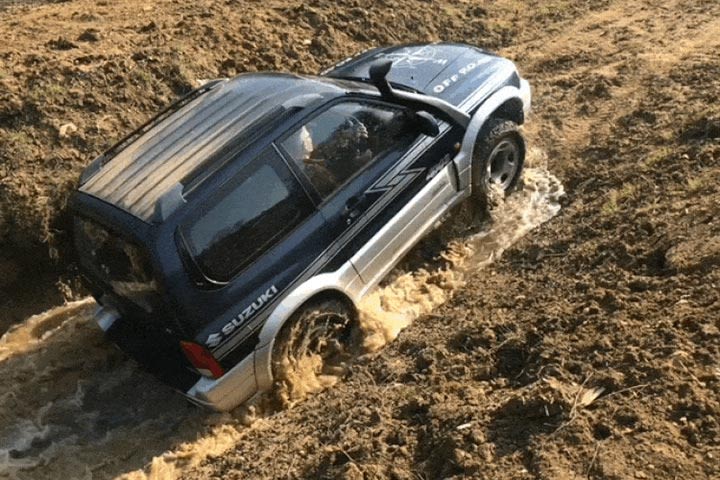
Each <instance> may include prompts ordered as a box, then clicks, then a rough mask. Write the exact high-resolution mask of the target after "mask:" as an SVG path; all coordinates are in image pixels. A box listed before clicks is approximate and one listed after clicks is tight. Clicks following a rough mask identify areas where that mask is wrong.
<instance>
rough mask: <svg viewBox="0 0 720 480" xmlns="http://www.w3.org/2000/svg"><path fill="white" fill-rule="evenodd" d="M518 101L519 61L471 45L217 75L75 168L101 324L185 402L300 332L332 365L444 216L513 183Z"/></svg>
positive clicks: (269, 362) (88, 274)
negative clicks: (313, 72) (316, 67)
mask: <svg viewBox="0 0 720 480" xmlns="http://www.w3.org/2000/svg"><path fill="white" fill-rule="evenodd" d="M529 108H530V89H529V85H528V83H527V82H526V81H525V80H523V79H522V78H521V77H520V75H519V74H518V72H517V70H516V68H515V66H514V65H513V63H512V62H510V61H508V60H506V59H503V58H500V57H497V56H495V55H492V54H490V53H487V52H485V51H483V50H480V49H478V48H476V47H472V46H469V45H462V44H445V43H439V44H421V45H407V46H397V47H388V48H378V49H374V50H370V51H367V52H364V53H362V54H360V55H358V56H356V57H354V58H351V59H348V60H346V61H343V62H341V63H340V64H338V65H336V66H335V67H333V68H332V69H330V70H328V71H326V72H323V74H321V75H319V76H303V75H291V74H282V73H253V74H244V75H240V76H238V77H235V78H233V79H220V80H215V81H211V82H209V83H207V84H205V85H204V86H202V87H201V88H198V89H197V90H194V91H192V92H191V93H189V94H188V95H187V96H185V97H184V98H182V99H180V100H179V101H177V102H176V103H174V104H172V105H171V106H170V107H168V108H167V109H166V110H165V111H163V112H161V113H160V114H159V115H157V116H156V117H155V118H153V119H152V120H151V121H149V122H148V123H147V124H145V125H143V126H141V127H140V128H139V129H138V130H136V131H135V132H133V133H131V134H130V135H129V136H128V137H126V138H124V139H123V140H121V141H120V142H119V143H118V144H117V145H115V146H114V147H112V148H111V149H110V150H109V151H107V152H106V153H104V154H103V155H101V156H100V157H99V158H97V159H96V160H95V161H93V162H92V163H91V164H90V165H89V166H88V168H87V169H86V170H85V171H84V173H83V174H82V177H81V179H80V185H79V188H78V190H77V192H76V193H75V194H74V196H73V198H72V204H71V206H72V211H73V214H74V222H75V244H76V247H77V252H78V256H79V264H80V268H81V272H82V275H83V277H84V279H85V282H86V285H87V286H88V288H89V289H90V291H91V292H92V294H93V295H94V297H95V298H96V299H97V302H98V305H99V309H98V312H97V321H98V323H99V325H100V326H101V327H102V329H103V330H104V331H105V332H106V334H107V335H108V337H109V338H110V339H111V340H112V341H114V342H115V343H117V344H118V345H119V346H120V348H121V349H122V350H124V351H125V352H127V353H128V354H129V355H131V356H132V357H134V358H135V359H137V360H138V361H139V362H140V363H141V364H142V365H144V366H145V367H146V368H147V369H149V370H150V371H152V372H153V373H154V374H156V375H157V376H159V377H160V378H161V379H162V380H164V381H165V382H167V383H168V384H170V385H171V386H173V387H174V388H176V389H177V390H179V391H181V392H182V393H183V394H185V395H186V396H188V397H189V398H190V399H191V400H192V401H194V402H196V403H199V404H202V405H205V406H208V407H211V408H214V409H217V410H229V409H231V408H234V407H235V406H237V405H239V404H240V403H242V402H243V401H245V400H246V399H247V398H248V397H250V396H251V395H253V394H255V393H256V392H259V391H266V390H268V389H270V388H271V387H272V386H273V382H274V381H278V380H279V379H281V378H282V375H283V374H282V373H281V372H280V367H279V362H278V360H277V358H278V352H288V351H289V352H291V353H292V350H293V349H294V348H299V347H298V346H297V345H295V344H294V343H293V340H292V339H293V338H294V337H293V336H292V335H290V334H289V333H288V332H290V331H291V329H296V330H297V329H300V330H302V331H305V332H306V333H307V335H306V341H305V343H304V347H305V348H308V347H309V348H310V349H314V350H316V351H317V353H318V354H319V355H321V356H322V357H323V358H330V356H331V355H332V354H333V352H334V350H333V349H337V346H338V345H339V344H342V343H347V342H349V341H352V340H351V339H352V338H353V336H351V335H349V334H348V328H349V325H350V324H351V323H352V322H354V321H355V319H356V315H357V314H356V311H355V305H357V304H358V302H359V301H360V300H361V299H362V298H363V296H365V295H366V294H367V293H368V292H369V291H370V290H371V289H372V288H373V287H374V286H375V285H377V284H378V282H379V281H380V280H381V279H382V278H383V276H384V275H386V274H387V273H388V272H389V271H390V270H391V269H392V267H393V266H394V265H395V264H396V263H397V262H398V261H399V260H400V259H401V258H402V257H403V255H404V254H405V253H406V252H407V251H408V250H409V249H410V248H411V247H412V246H413V245H414V244H415V243H417V242H418V240H419V239H420V238H421V237H422V236H423V235H424V234H425V233H426V232H428V231H429V230H430V229H432V228H433V226H435V225H436V224H437V223H438V221H439V220H440V219H441V217H443V215H444V214H445V213H447V212H448V211H449V209H451V208H452V207H454V206H455V205H458V204H459V203H460V202H461V201H463V200H465V199H467V198H470V197H472V198H473V199H474V200H473V201H478V202H481V201H482V200H483V198H484V195H485V192H486V190H487V188H488V185H490V184H491V183H495V184H497V185H498V186H499V187H501V188H503V189H505V190H508V189H511V188H513V186H515V184H516V183H517V181H518V178H519V176H520V173H521V169H522V166H523V159H524V155H525V144H524V141H523V138H522V136H521V134H520V132H519V131H518V125H520V124H522V123H523V122H524V119H525V115H526V113H527V112H528V110H529ZM309 313H313V314H312V315H310V314H309ZM318 314H320V315H318ZM318 318H320V319H322V320H321V321H319V320H317V319H318ZM313 319H316V320H313ZM317 332H321V333H322V335H324V336H325V337H330V338H331V339H332V341H320V340H319V337H318V335H319V334H318V333H317Z"/></svg>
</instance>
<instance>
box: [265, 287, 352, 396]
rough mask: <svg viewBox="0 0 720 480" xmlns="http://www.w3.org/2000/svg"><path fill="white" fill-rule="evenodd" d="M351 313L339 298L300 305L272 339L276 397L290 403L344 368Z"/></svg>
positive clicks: (318, 388) (331, 379)
mask: <svg viewBox="0 0 720 480" xmlns="http://www.w3.org/2000/svg"><path fill="white" fill-rule="evenodd" d="M353 317H354V316H353V312H352V311H351V309H350V308H348V306H347V305H346V304H345V303H344V302H342V301H339V300H334V299H333V300H322V301H318V302H314V303H311V304H309V305H306V306H304V307H302V309H301V310H299V311H298V312H296V313H295V314H294V315H293V316H292V317H291V318H290V319H289V320H288V321H287V323H286V324H285V325H284V326H283V328H282V329H281V331H280V333H279V335H278V337H277V338H276V339H275V346H274V348H273V357H272V373H273V378H274V387H275V388H274V391H275V396H276V399H277V400H278V401H279V402H280V403H281V404H282V405H288V404H292V403H294V402H296V401H298V400H301V399H302V398H304V397H306V396H307V395H308V394H312V393H315V392H318V391H321V390H324V389H325V388H327V387H330V386H332V385H333V384H335V383H336V382H337V381H338V380H340V379H341V378H342V377H343V376H344V375H345V373H346V371H347V366H348V364H349V362H350V361H351V359H352V358H353V356H354V355H353V352H352V351H351V350H352V349H351V346H352V345H353V344H354V343H355V342H354V341H353V340H354V336H355V335H356V332H355V329H354V323H355V322H354V321H353Z"/></svg>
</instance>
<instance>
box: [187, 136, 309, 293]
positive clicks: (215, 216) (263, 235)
mask: <svg viewBox="0 0 720 480" xmlns="http://www.w3.org/2000/svg"><path fill="white" fill-rule="evenodd" d="M238 177H239V178H238V180H235V181H232V182H231V184H230V185H228V186H225V187H223V191H222V193H221V194H220V195H219V198H216V199H215V200H214V201H213V202H211V203H210V204H209V207H207V208H204V209H202V212H201V214H200V215H199V216H197V217H196V218H195V219H194V220H193V221H192V222H190V223H189V224H186V225H184V226H183V227H181V234H182V237H183V240H184V242H185V244H186V246H187V248H188V250H189V251H190V254H191V255H192V256H193V258H194V259H195V262H196V263H197V265H198V266H199V268H200V270H201V271H202V273H203V274H204V275H205V276H207V277H208V278H211V279H213V280H215V281H219V282H226V281H228V280H230V279H231V278H232V277H233V276H234V275H235V274H236V273H237V272H239V271H240V270H242V269H243V268H245V267H246V266H248V265H249V264H250V263H251V262H252V261H253V260H255V259H256V258H257V257H258V256H259V255H261V254H262V253H263V252H264V251H266V250H267V249H268V248H269V247H271V246H272V245H273V244H275V243H276V242H278V241H279V240H280V239H282V238H283V237H284V236H285V235H287V234H288V233H289V232H290V231H291V230H293V229H294V228H295V227H296V226H297V225H298V224H299V223H300V222H302V221H303V220H304V219H306V218H307V217H308V216H309V215H310V214H311V213H312V211H313V209H314V207H313V205H312V203H311V201H310V199H309V198H308V197H307V195H306V194H305V192H304V191H303V190H302V188H301V186H300V185H299V184H298V183H297V180H296V179H295V178H294V177H293V175H292V173H291V172H290V171H289V169H288V168H287V166H286V165H285V164H284V163H283V161H282V159H280V158H279V157H278V155H277V153H275V151H274V150H269V151H266V152H265V153H264V154H262V155H260V157H259V158H257V159H256V160H254V161H253V162H251V164H250V165H248V166H247V167H246V168H245V169H243V171H242V172H240V174H239V175H238Z"/></svg>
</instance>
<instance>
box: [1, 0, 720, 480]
mask: <svg viewBox="0 0 720 480" xmlns="http://www.w3.org/2000/svg"><path fill="white" fill-rule="evenodd" d="M8 3H12V4H19V3H27V5H25V6H6V4H8ZM539 3H540V5H539V6H537V7H533V8H529V7H527V6H526V5H525V3H524V2H519V1H517V0H498V1H495V2H482V3H478V2H470V1H464V0H454V1H453V0H448V1H443V2H427V1H415V2H413V1H409V0H398V1H390V0H385V1H382V2H373V3H372V5H370V4H369V3H365V2H358V1H342V2H329V1H326V0H315V1H311V2H306V3H301V2H279V1H270V2H255V1H251V0H244V1H243V0H239V1H227V2H204V1H192V2H191V1H189V0H175V1H158V2H136V1H125V2H106V1H103V0H97V1H88V0H71V1H65V2H58V3H47V2H0V32H1V33H2V38H3V39H4V41H3V42H2V43H0V251H1V252H2V253H1V254H0V333H2V332H4V331H5V330H6V329H7V328H8V327H9V326H10V325H11V324H16V326H15V327H14V328H12V329H11V330H10V331H9V332H8V333H7V334H6V335H5V336H4V337H3V338H2V339H0V387H1V388H2V390H0V478H5V477H9V478H12V477H15V476H17V477H19V478H62V477H66V478H112V477H115V476H117V475H121V474H128V477H129V478H142V477H144V476H149V477H151V478H153V477H154V478H169V477H182V478H198V479H199V478H348V479H360V478H366V479H370V478H394V479H405V478H407V479H411V478H412V479H415V478H421V479H431V478H448V477H456V478H463V477H471V478H487V479H525V478H527V479H531V478H538V479H547V480H551V479H576V478H577V479H580V478H583V479H586V478H590V479H627V478H637V479H690V480H694V479H708V478H710V479H715V478H720V343H719V342H720V293H719V291H718V286H719V285H720V201H719V200H720V191H719V189H720V186H719V185H720V108H719V107H718V106H717V105H718V103H719V102H720V2H717V1H716V0H685V1H679V0H677V1H673V0H670V1H660V0H657V1H649V0H645V1H638V2H623V1H619V0H616V1H613V0H605V1H579V0H578V1H571V0H549V1H544V2H539ZM440 39H445V40H461V41H467V42H471V43H476V44H478V45H482V46H485V47H488V48H490V49H494V50H497V51H499V52H500V53H501V54H503V55H505V56H508V57H510V58H512V59H513V60H514V61H515V62H516V63H517V64H518V66H519V68H520V70H521V71H522V73H523V75H524V76H525V77H527V78H528V79H529V80H530V81H531V83H532V85H533V88H534V92H533V101H534V115H533V116H532V118H531V120H530V122H529V124H528V125H527V127H526V133H527V136H528V139H529V143H530V144H531V145H532V146H533V147H534V148H535V155H536V158H539V160H536V161H537V163H538V165H536V166H538V167H539V168H542V167H547V169H548V170H549V172H550V173H551V174H552V175H554V176H555V177H557V178H558V179H559V181H560V182H561V183H562V185H563V187H564V190H565V193H566V195H565V196H564V197H562V199H559V201H560V202H561V203H562V209H560V211H559V213H557V215H556V216H555V217H554V218H552V219H551V220H549V221H547V222H546V223H544V224H542V225H541V226H539V227H538V228H536V229H535V230H533V231H531V232H530V233H527V234H526V235H525V236H524V237H522V238H521V239H519V240H518V241H517V242H515V243H513V244H512V246H510V247H509V248H508V249H507V250H506V251H505V252H504V253H503V254H502V256H501V257H500V258H496V259H495V260H494V262H492V263H490V261H489V260H488V261H487V262H481V261H478V259H476V258H474V257H470V258H471V260H473V261H478V268H468V267H467V265H466V266H465V267H464V269H463V274H464V278H463V279H462V282H460V283H452V282H447V278H448V275H450V274H452V275H450V276H454V274H455V273H457V272H456V270H453V268H455V269H457V266H454V267H453V268H451V269H450V271H449V273H448V272H447V271H439V270H437V271H430V272H425V271H422V270H418V269H417V266H415V267H414V270H413V269H411V270H409V271H408V273H407V275H409V276H410V277H402V278H400V280H403V278H410V280H409V281H408V282H409V284H410V285H411V286H412V288H411V289H408V290H402V289H399V293H398V291H393V292H394V293H393V295H395V296H397V295H401V296H403V298H402V300H403V301H402V302H401V303H402V305H404V306H406V307H407V306H408V305H411V304H413V302H414V301H417V302H419V301H420V300H422V299H426V298H427V297H432V298H433V299H434V300H433V301H432V302H430V303H429V304H423V305H429V306H428V308H422V309H419V310H418V313H420V314H421V315H420V316H419V318H417V319H416V320H415V321H414V322H413V323H412V325H410V326H409V327H407V328H406V329H405V330H404V331H403V332H402V333H401V334H400V335H399V337H398V338H397V340H396V341H395V342H393V343H391V344H390V345H388V346H387V347H386V348H385V349H383V350H382V351H380V352H378V353H376V354H374V355H370V356H367V357H365V358H362V359H359V361H358V363H357V364H356V365H355V366H354V367H353V368H352V371H351V372H350V374H349V376H348V378H346V379H345V381H344V382H342V383H340V384H338V385H336V386H334V387H333V388H331V389H329V390H326V391H325V392H323V393H321V394H318V395H315V396H313V397H312V398H309V399H307V400H305V401H304V402H301V403H299V404H297V405H295V406H293V407H292V408H289V409H284V410H279V411H268V410H262V409H261V410H259V411H257V410H256V411H253V410H252V409H250V411H248V409H239V410H238V411H237V412H234V413H233V414H232V415H220V416H219V415H208V414H205V413H203V412H200V411H198V410H197V409H194V408H193V407H190V406H187V405H185V403H184V402H183V401H182V399H179V398H178V397H177V396H176V395H175V394H173V393H172V392H170V391H168V390H166V389H165V388H164V387H162V386H161V385H159V384H157V382H155V381H154V380H153V379H152V378H150V377H148V376H146V375H145V374H143V373H142V372H139V371H138V370H137V368H136V367H135V366H134V365H133V364H132V363H131V362H129V361H128V360H127V359H125V358H124V357H123V356H122V355H120V354H119V353H116V352H114V350H113V349H112V348H111V347H110V346H109V345H107V344H106V343H105V342H104V340H103V339H102V338H101V336H100V335H99V331H98V330H97V329H96V328H94V327H93V325H92V324H91V322H90V321H89V316H88V312H89V309H90V304H89V303H88V302H87V301H84V302H82V303H80V304H72V305H70V306H69V307H59V309H58V310H55V311H52V312H50V313H48V314H44V315H41V316H39V317H33V318H32V319H30V320H27V321H25V322H24V323H22V322H21V321H22V320H24V319H25V318H26V317H28V316H29V315H31V314H33V313H39V312H42V311H44V310H46V309H47V308H48V307H50V306H53V305H59V304H61V303H62V298H63V296H65V297H68V298H70V297H73V296H74V295H77V293H76V292H74V291H73V288H74V287H73V285H74V284H73V282H72V257H71V256H69V255H68V253H67V252H68V249H67V243H68V239H67V235H66V231H67V229H66V225H67V219H66V217H65V216H64V206H65V202H66V199H67V195H68V192H69V191H70V189H71V188H72V186H73V184H74V182H75V179H76V178H77V176H78V175H79V172H80V170H81V169H82V166H83V165H85V164H86V163H88V162H89V161H90V160H91V159H92V157H93V155H95V154H97V153H99V152H100V151H101V150H102V149H103V148H105V147H107V146H109V144H111V143H112V142H113V140H115V139H117V138H119V137H120V136H122V134H123V133H125V132H127V131H128V130H129V129H131V128H132V127H133V125H137V124H139V123H140V122H141V121H142V120H143V119H145V118H147V117H148V116H149V115H150V114H152V113H153V112H155V111H157V110H158V109H159V108H161V107H162V106H163V105H164V104H166V103H167V102H169V101H170V100H171V99H172V98H174V97H176V96H177V95H179V94H181V93H182V92H184V91H186V90H187V89H189V88H190V87H191V86H192V85H194V84H196V83H197V82H198V81H200V80H202V79H205V78H212V77H215V76H218V75H233V74H235V73H239V72H242V71H248V70H258V69H281V70H291V71H301V72H316V71H318V70H320V69H321V68H322V67H324V66H327V65H329V64H330V63H332V62H333V61H336V60H339V59H341V58H343V57H345V56H347V55H348V54H350V53H352V52H354V51H357V50H360V49H362V48H365V47H368V46H372V45H378V44H387V43H396V42H407V41H413V40H440ZM526 183H527V185H528V187H527V189H526V191H527V190H531V188H530V187H531V186H532V185H533V184H532V182H530V181H529V180H528V181H526ZM551 183H552V182H551ZM523 194H524V193H523ZM519 198H520V197H519ZM509 202H510V200H509ZM518 204H522V202H520V203H518ZM522 205H526V204H522ZM523 211H527V210H526V209H516V210H514V212H515V213H517V212H523ZM553 213H554V212H553ZM549 216H551V215H549ZM549 216H548V217H549ZM544 219H545V217H543V220H544ZM515 226H517V225H515ZM498 228H499V230H498ZM511 230H512V231H513V232H514V231H516V230H517V229H515V230H513V229H511ZM511 230H507V231H505V230H502V228H500V227H497V228H496V229H495V230H493V231H501V232H503V231H505V232H506V233H507V232H510V231H511ZM522 233H525V231H523V232H522ZM439 237H440V238H441V240H442V241H441V242H440V243H441V245H440V246H437V245H435V244H434V243H433V240H430V241H428V242H426V245H425V248H437V249H438V251H440V250H442V249H443V248H449V249H450V250H452V245H450V247H447V245H448V244H447V243H444V244H443V243H442V242H444V241H446V238H444V237H443V235H440V236H439ZM498 238H500V239H501V240H502V241H500V240H498V239H497V238H495V237H492V236H490V237H487V238H486V239H485V240H486V243H487V242H489V241H495V240H497V241H498V244H497V245H496V246H494V247H492V248H489V249H488V251H489V252H498V253H499V251H501V250H503V249H504V248H505V247H507V246H509V245H510V243H511V242H510V241H509V237H505V236H500V237H498ZM511 240H516V238H515V237H513V238H512V239H511ZM435 243H437V238H436V239H435ZM479 244H482V242H479ZM479 244H478V243H477V242H476V243H474V244H473V245H474V246H476V247H477V246H478V245H479ZM479 248H481V249H482V248H484V247H479ZM481 264H482V266H484V268H479V266H480V265H481ZM485 264H488V265H487V266H485ZM406 271H407V269H406ZM61 274H62V278H63V282H62V283H61V284H60V288H55V287H53V284H54V283H55V282H56V280H57V279H58V276H59V275H61ZM396 280H397V279H396ZM390 285H391V286H392V285H396V286H397V285H400V286H402V285H407V284H406V283H397V282H396V283H395V284H393V283H391V284H390ZM398 288H399V287H398ZM437 292H440V293H437ZM390 293H391V292H389V291H388V292H385V293H383V294H382V295H384V296H382V295H381V298H380V301H381V302H385V304H386V306H387V308H388V309H389V310H392V306H388V305H389V304H390V303H392V302H390V300H391V299H392V298H395V297H392V295H391V294H390ZM436 293H437V295H435V294H436ZM391 297H392V298H391ZM438 299H439V300H438ZM446 299H448V300H447V301H446V302H445V303H442V302H443V301H444V300H446ZM19 322H20V323H19ZM248 423H251V425H250V426H249V427H247V426H245V425H246V424H248ZM50 426H52V428H50Z"/></svg>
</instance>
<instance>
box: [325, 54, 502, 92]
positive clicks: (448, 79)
mask: <svg viewBox="0 0 720 480" xmlns="http://www.w3.org/2000/svg"><path fill="white" fill-rule="evenodd" d="M379 60H390V61H392V62H393V65H392V69H391V70H390V73H389V74H388V76H387V79H388V80H389V81H390V82H391V83H393V84H395V85H402V86H405V87H408V88H411V89H413V90H417V91H419V92H422V93H425V94H428V95H433V96H436V97H439V98H442V99H443V100H446V101H448V102H450V103H452V104H454V105H459V104H460V103H461V102H462V100H464V99H465V98H466V97H467V96H468V95H469V94H470V93H472V92H473V91H474V90H475V89H476V88H477V87H478V86H479V85H485V84H496V82H495V81H494V79H493V78H492V77H497V84H500V83H502V82H504V81H507V79H508V77H509V76H511V75H512V74H513V73H514V72H515V67H514V65H513V64H512V62H510V61H508V60H505V59H503V58H501V57H498V56H496V55H493V54H491V53H488V52H485V51H483V50H481V49H479V48H476V47H473V46H469V45H461V44H452V43H431V44H414V45H402V46H395V47H386V48H377V49H372V50H368V51H367V52H364V53H362V54H360V55H359V56H357V57H354V58H351V59H348V60H346V61H344V62H341V63H340V64H338V65H336V66H335V67H333V68H332V69H330V70H328V71H326V72H324V74H325V75H327V76H330V77H336V78H348V79H362V80H366V79H368V78H369V69H370V66H371V65H372V64H373V63H375V62H377V61H379Z"/></svg>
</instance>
